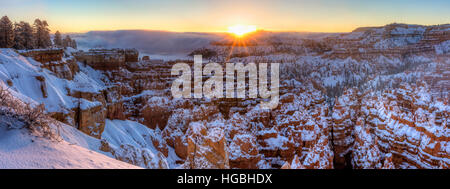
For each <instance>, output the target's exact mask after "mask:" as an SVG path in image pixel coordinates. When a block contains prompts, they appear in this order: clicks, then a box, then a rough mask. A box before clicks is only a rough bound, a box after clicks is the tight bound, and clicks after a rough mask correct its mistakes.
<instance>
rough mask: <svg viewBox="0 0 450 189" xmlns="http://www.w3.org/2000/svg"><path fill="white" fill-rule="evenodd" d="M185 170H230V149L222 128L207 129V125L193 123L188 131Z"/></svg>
mask: <svg viewBox="0 0 450 189" xmlns="http://www.w3.org/2000/svg"><path fill="white" fill-rule="evenodd" d="M187 132H188V138H187V143H188V146H187V159H186V162H185V163H184V165H183V166H184V167H185V168H194V169H199V168H206V169H228V168H230V164H229V159H228V156H229V155H228V148H227V143H226V139H225V133H224V131H223V129H221V128H220V127H213V128H207V127H206V126H205V123H202V122H192V123H191V124H190V127H189V129H188V131H187Z"/></svg>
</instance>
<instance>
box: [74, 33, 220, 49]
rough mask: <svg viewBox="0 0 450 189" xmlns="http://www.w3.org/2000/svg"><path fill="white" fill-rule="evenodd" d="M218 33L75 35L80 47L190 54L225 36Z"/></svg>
mask: <svg viewBox="0 0 450 189" xmlns="http://www.w3.org/2000/svg"><path fill="white" fill-rule="evenodd" d="M223 35H224V34H218V33H176V32H166V31H147V30H118V31H91V32H88V33H84V34H77V35H75V36H74V38H75V39H76V40H77V42H78V46H79V48H80V49H89V48H136V49H138V50H139V51H140V52H142V53H146V54H188V53H189V52H191V51H192V50H194V49H197V48H200V47H204V46H207V45H208V44H209V43H210V42H211V41H214V40H219V39H221V38H223Z"/></svg>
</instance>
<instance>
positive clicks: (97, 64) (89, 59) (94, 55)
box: [72, 49, 139, 70]
mask: <svg viewBox="0 0 450 189" xmlns="http://www.w3.org/2000/svg"><path fill="white" fill-rule="evenodd" d="M72 54H73V56H75V58H76V59H77V61H79V62H81V63H83V64H86V65H89V66H91V67H92V68H94V69H98V70H116V69H119V68H121V67H123V66H125V63H127V62H137V61H138V60H139V52H138V51H137V50H135V49H90V50H89V51H87V52H84V51H78V52H75V53H72Z"/></svg>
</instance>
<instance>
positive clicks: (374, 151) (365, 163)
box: [352, 118, 382, 169]
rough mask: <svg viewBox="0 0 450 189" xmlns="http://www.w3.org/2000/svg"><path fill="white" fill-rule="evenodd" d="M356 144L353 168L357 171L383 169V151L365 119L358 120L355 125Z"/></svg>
mask: <svg viewBox="0 0 450 189" xmlns="http://www.w3.org/2000/svg"><path fill="white" fill-rule="evenodd" d="M354 132H355V143H354V145H353V150H352V151H353V153H352V167H353V168H357V169H375V168H380V167H381V163H382V162H381V157H382V154H381V151H380V150H379V149H378V144H377V140H376V138H375V137H374V136H372V134H371V132H370V130H369V128H368V127H366V125H365V123H364V119H362V118H358V120H357V122H356V125H355V131H354Z"/></svg>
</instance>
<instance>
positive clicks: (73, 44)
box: [72, 39, 78, 49]
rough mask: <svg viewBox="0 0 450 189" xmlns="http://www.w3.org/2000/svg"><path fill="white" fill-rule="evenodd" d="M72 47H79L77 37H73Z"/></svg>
mask: <svg viewBox="0 0 450 189" xmlns="http://www.w3.org/2000/svg"><path fill="white" fill-rule="evenodd" d="M72 48H74V49H77V48H78V45H77V41H75V39H72Z"/></svg>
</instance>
